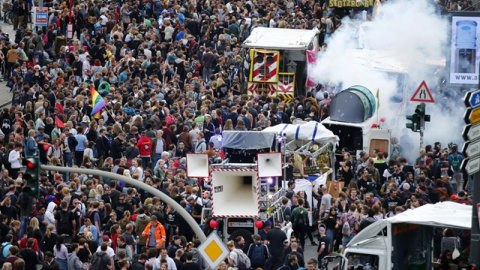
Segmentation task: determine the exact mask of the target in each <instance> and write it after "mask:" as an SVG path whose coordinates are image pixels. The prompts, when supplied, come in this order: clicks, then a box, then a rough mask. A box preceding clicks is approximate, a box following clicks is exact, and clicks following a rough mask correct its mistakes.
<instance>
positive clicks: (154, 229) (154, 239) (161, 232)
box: [142, 215, 166, 249]
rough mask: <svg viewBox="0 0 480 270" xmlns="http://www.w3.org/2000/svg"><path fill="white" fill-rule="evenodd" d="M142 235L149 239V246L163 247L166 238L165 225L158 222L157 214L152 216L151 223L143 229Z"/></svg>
mask: <svg viewBox="0 0 480 270" xmlns="http://www.w3.org/2000/svg"><path fill="white" fill-rule="evenodd" d="M142 236H143V237H145V238H146V239H147V243H146V245H147V248H157V249H161V248H163V245H164V244H165V240H166V233H165V227H163V225H162V224H161V223H160V222H158V219H157V216H155V215H152V216H151V217H150V223H148V225H147V226H146V227H145V229H144V230H143V232H142Z"/></svg>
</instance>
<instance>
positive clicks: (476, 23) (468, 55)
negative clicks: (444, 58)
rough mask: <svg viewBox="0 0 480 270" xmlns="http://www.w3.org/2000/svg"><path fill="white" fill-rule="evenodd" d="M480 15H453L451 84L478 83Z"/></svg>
mask: <svg viewBox="0 0 480 270" xmlns="http://www.w3.org/2000/svg"><path fill="white" fill-rule="evenodd" d="M479 36H480V17H479V16H478V15H477V17H468V16H452V25H451V49H450V84H462V85H465V84H466V85H468V84H470V85H472V84H474V85H478V83H479V81H478V74H479V72H480V70H479V62H480V51H479V47H480V46H479V40H478V37H479Z"/></svg>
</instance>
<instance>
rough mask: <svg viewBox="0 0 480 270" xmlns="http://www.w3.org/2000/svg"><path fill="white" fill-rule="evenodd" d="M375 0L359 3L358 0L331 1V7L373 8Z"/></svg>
mask: <svg viewBox="0 0 480 270" xmlns="http://www.w3.org/2000/svg"><path fill="white" fill-rule="evenodd" d="M373 3H374V1H373V0H364V1H357V0H330V4H329V7H338V8H344V7H371V6H373Z"/></svg>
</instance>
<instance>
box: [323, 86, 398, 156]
mask: <svg viewBox="0 0 480 270" xmlns="http://www.w3.org/2000/svg"><path fill="white" fill-rule="evenodd" d="M322 124H323V125H324V126H325V127H326V128H328V129H329V130H331V131H332V132H333V133H334V134H335V135H337V136H338V137H339V138H340V141H339V145H338V148H337V149H343V148H347V149H348V151H351V152H356V153H359V152H361V151H364V152H366V153H369V155H372V154H373V153H374V151H375V149H383V150H384V151H387V152H390V148H391V130H389V129H383V128H381V124H380V119H378V112H377V101H376V98H375V97H374V95H373V94H372V92H371V91H370V90H369V89H367V88H366V87H363V86H361V85H354V86H351V87H349V88H347V89H345V90H343V91H340V92H339V93H337V95H335V97H334V98H333V99H332V101H331V103H330V116H329V117H327V118H326V119H324V120H323V121H322Z"/></svg>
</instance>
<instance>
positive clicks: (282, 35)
mask: <svg viewBox="0 0 480 270" xmlns="http://www.w3.org/2000/svg"><path fill="white" fill-rule="evenodd" d="M319 33H320V32H319V31H318V29H313V30H302V29H287V28H267V27H257V28H255V29H253V31H252V33H251V34H250V36H249V37H248V38H247V39H246V40H245V41H244V42H243V46H244V47H245V48H265V49H272V50H284V49H290V50H305V49H307V48H308V45H309V44H310V43H311V42H312V41H313V39H314V38H315V36H316V35H318V34H319Z"/></svg>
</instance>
